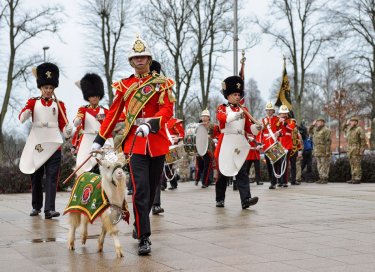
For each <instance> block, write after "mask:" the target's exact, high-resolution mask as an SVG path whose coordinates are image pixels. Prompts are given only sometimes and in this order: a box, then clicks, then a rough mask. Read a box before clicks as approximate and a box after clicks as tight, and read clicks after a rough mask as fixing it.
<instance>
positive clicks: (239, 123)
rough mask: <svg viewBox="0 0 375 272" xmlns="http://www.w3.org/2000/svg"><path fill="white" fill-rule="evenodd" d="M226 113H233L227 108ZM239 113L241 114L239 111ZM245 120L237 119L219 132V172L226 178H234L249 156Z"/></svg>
mask: <svg viewBox="0 0 375 272" xmlns="http://www.w3.org/2000/svg"><path fill="white" fill-rule="evenodd" d="M226 112H227V113H229V112H233V111H232V109H231V108H230V107H229V106H227V108H226ZM239 112H242V109H240V111H239ZM244 128H245V119H244V118H243V119H239V120H236V121H232V122H230V123H226V124H225V128H224V129H222V130H221V132H222V133H224V136H223V141H222V143H221V147H220V152H219V170H220V172H221V173H222V174H223V175H224V176H227V177H234V176H236V175H237V174H238V172H239V171H240V169H241V167H242V165H243V164H244V162H245V161H246V158H247V155H248V154H249V150H250V145H249V143H248V142H247V139H246V137H245V130H244Z"/></svg>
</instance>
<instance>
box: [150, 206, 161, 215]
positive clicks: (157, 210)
mask: <svg viewBox="0 0 375 272" xmlns="http://www.w3.org/2000/svg"><path fill="white" fill-rule="evenodd" d="M163 212H164V209H163V208H162V207H160V205H154V206H152V214H159V213H163Z"/></svg>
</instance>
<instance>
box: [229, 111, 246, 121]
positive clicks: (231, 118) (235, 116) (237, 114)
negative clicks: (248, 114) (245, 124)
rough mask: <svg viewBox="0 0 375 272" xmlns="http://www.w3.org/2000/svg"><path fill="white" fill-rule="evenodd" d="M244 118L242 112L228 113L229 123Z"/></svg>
mask: <svg viewBox="0 0 375 272" xmlns="http://www.w3.org/2000/svg"><path fill="white" fill-rule="evenodd" d="M241 118H243V113H242V112H228V114H227V123H230V122H233V121H235V120H238V119H241Z"/></svg>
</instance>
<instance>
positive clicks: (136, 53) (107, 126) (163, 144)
mask: <svg viewBox="0 0 375 272" xmlns="http://www.w3.org/2000/svg"><path fill="white" fill-rule="evenodd" d="M128 60H129V63H130V65H131V66H132V67H133V68H134V70H135V73H134V74H133V75H131V76H130V77H128V78H124V79H122V80H120V81H117V82H115V83H113V84H112V86H113V87H114V88H115V90H116V95H115V98H114V101H113V104H112V105H111V107H110V109H109V111H108V113H107V115H106V117H105V119H104V121H103V123H102V125H101V127H100V131H99V134H98V135H97V137H96V138H95V141H94V143H93V146H92V150H96V149H98V148H100V147H101V146H103V144H104V143H105V141H106V140H107V139H108V138H109V137H111V133H112V131H113V129H114V127H115V125H116V123H117V121H118V120H119V118H120V115H121V113H122V112H124V117H125V121H124V122H125V131H124V142H123V150H124V153H125V154H129V152H130V151H131V148H132V143H133V139H134V137H136V139H135V142H134V148H133V149H132V156H131V158H130V177H131V181H132V183H133V188H134V193H133V207H134V208H133V211H134V217H135V222H134V227H135V228H134V231H133V237H134V238H137V239H138V240H139V244H138V254H139V255H146V254H149V253H150V252H151V241H150V239H149V236H150V235H151V227H150V217H149V214H150V211H151V208H152V204H153V201H154V197H155V190H156V187H157V185H158V184H159V182H160V175H161V174H162V171H163V165H164V159H165V154H166V153H168V150H169V144H170V143H169V140H168V137H167V134H166V128H165V127H166V123H167V122H168V120H169V119H170V118H171V117H172V115H173V102H174V101H175V99H174V96H173V93H172V86H173V85H174V82H173V81H172V80H171V79H168V78H166V77H163V76H161V75H158V74H156V73H150V64H151V61H152V55H151V51H150V48H149V47H148V45H147V44H146V43H145V42H144V41H143V40H142V39H140V38H139V37H137V39H136V40H135V42H134V43H133V47H132V49H131V51H130V54H129V56H128ZM136 135H137V136H136Z"/></svg>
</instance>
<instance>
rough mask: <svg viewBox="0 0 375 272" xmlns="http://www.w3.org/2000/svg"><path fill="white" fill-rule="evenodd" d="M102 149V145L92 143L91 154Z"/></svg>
mask: <svg viewBox="0 0 375 272" xmlns="http://www.w3.org/2000/svg"><path fill="white" fill-rule="evenodd" d="M100 148H102V146H101V145H100V144H98V143H95V142H94V143H92V145H91V152H92V151H97V150H99V149H100Z"/></svg>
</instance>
